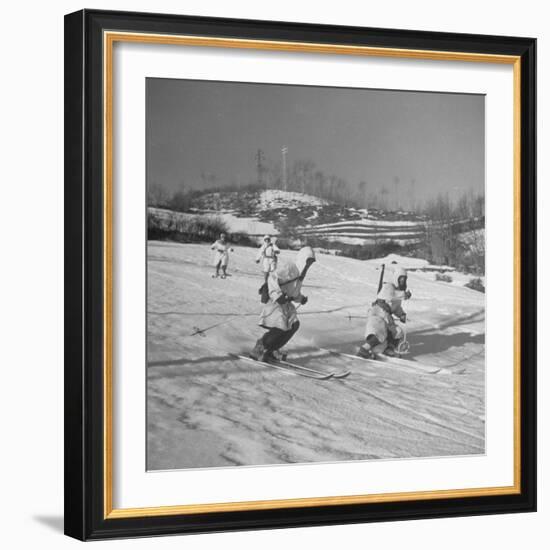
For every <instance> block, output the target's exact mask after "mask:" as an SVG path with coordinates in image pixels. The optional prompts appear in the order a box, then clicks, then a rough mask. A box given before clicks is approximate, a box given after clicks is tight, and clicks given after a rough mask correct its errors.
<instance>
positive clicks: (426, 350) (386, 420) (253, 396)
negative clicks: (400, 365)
mask: <svg viewBox="0 0 550 550" xmlns="http://www.w3.org/2000/svg"><path fill="white" fill-rule="evenodd" d="M294 254H295V253H294V252H287V251H283V253H282V259H283V260H286V259H289V258H291V257H293V256H294ZM148 255H149V263H148V285H149V286H148V332H149V334H148V366H147V380H148V396H147V399H148V453H149V454H148V468H149V469H170V468H191V467H199V466H200V467H208V466H235V465H243V464H248V465H250V464H281V463H296V462H317V461H342V460H365V459H373V460H374V459H397V458H410V457H426V456H450V455H468V454H480V453H483V452H484V450H485V398H484V395H485V383H484V380H485V366H484V351H485V303H484V298H485V296H484V295H483V294H481V293H478V292H475V291H473V290H470V289H467V288H461V287H457V286H453V285H449V284H446V283H440V282H435V281H433V280H431V279H429V278H427V277H426V274H417V273H411V274H410V277H409V287H410V289H411V291H412V293H413V297H412V299H411V300H410V301H409V302H407V303H406V305H405V308H406V309H407V311H408V314H409V322H408V323H407V328H408V338H409V341H410V343H411V346H412V350H411V355H410V356H409V358H411V359H413V360H417V361H422V362H424V363H429V364H434V365H440V366H442V367H444V368H443V371H442V372H441V373H440V374H436V375H425V374H416V373H412V372H406V371H404V370H402V369H399V370H397V369H394V368H391V367H388V366H383V365H380V366H376V365H370V364H367V363H364V362H361V361H358V360H355V359H347V358H342V357H335V356H333V355H328V354H326V353H324V352H321V351H319V347H320V346H322V347H325V348H330V349H334V350H340V351H344V352H351V353H353V352H354V350H355V347H356V346H357V344H358V343H360V342H361V341H362V338H363V327H364V316H365V312H366V309H367V307H368V304H369V303H370V302H371V301H372V299H373V297H374V295H375V292H376V286H377V283H378V276H379V271H378V264H377V263H376V262H361V261H357V260H353V259H349V258H342V257H334V256H328V255H319V256H318V261H317V262H316V263H315V264H314V266H313V267H312V268H311V270H310V273H309V274H308V278H307V279H306V284H305V287H304V293H305V294H306V295H308V296H309V302H308V304H307V305H305V306H303V307H301V308H300V310H299V315H300V321H301V329H300V331H299V332H298V334H297V335H296V337H295V338H294V339H293V340H292V341H291V343H290V344H289V346H288V347H289V351H290V352H291V354H292V355H293V358H294V359H295V360H296V361H300V362H301V363H302V364H303V365H309V366H310V367H316V368H327V369H328V368H349V369H351V370H352V374H351V375H350V376H349V377H348V378H346V379H345V380H342V381H338V380H328V381H316V380H309V379H305V378H300V377H297V376H293V375H291V374H286V373H284V372H280V371H277V370H271V369H266V368H264V367H262V366H259V365H258V366H256V365H251V364H248V363H245V362H242V361H238V360H235V359H232V358H231V357H229V356H228V353H229V352H233V353H235V352H237V353H238V352H245V351H247V350H249V349H250V348H251V347H252V346H253V345H254V342H255V341H256V339H257V338H258V337H259V336H260V335H261V334H262V333H263V331H262V329H260V328H259V327H258V326H257V319H258V312H259V310H260V303H259V298H258V293H257V289H258V287H259V286H260V283H261V274H260V273H259V272H258V266H257V265H256V264H255V263H254V257H255V250H254V249H252V248H244V247H243V248H239V247H237V248H235V252H234V253H233V254H232V256H231V260H230V264H229V272H230V273H231V275H232V276H231V277H229V278H228V279H226V280H221V279H212V278H211V277H210V274H211V272H212V270H213V268H212V265H211V263H212V262H211V256H210V251H209V247H208V246H206V245H201V244H184V245H182V244H176V243H168V242H149V243H148ZM136 368H140V366H139V365H138V366H137V367H136ZM461 372H462V374H459V373H461Z"/></svg>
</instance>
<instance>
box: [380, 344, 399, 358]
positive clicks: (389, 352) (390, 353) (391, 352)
mask: <svg viewBox="0 0 550 550" xmlns="http://www.w3.org/2000/svg"><path fill="white" fill-rule="evenodd" d="M384 355H387V356H388V357H399V354H398V353H397V352H396V351H395V349H394V348H393V346H388V347H387V348H386V349H385V350H384Z"/></svg>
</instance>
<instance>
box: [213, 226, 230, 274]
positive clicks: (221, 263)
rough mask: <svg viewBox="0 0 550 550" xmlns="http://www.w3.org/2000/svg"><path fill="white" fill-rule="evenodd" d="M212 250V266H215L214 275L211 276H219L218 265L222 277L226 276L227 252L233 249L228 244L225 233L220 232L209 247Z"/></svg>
mask: <svg viewBox="0 0 550 550" xmlns="http://www.w3.org/2000/svg"><path fill="white" fill-rule="evenodd" d="M210 249H211V250H214V266H215V268H216V273H215V275H212V277H219V276H220V267H221V269H222V276H221V278H222V279H225V278H226V277H227V264H228V263H229V252H233V249H232V248H231V247H230V246H229V243H228V242H227V238H226V235H225V233H221V234H220V238H219V239H218V240H217V241H216V242H215V243H214V244H213V245H212V246H211V247H210Z"/></svg>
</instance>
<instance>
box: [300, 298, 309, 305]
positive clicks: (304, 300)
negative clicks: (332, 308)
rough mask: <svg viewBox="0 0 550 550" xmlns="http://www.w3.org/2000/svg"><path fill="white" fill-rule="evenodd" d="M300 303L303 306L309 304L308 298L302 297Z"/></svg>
mask: <svg viewBox="0 0 550 550" xmlns="http://www.w3.org/2000/svg"><path fill="white" fill-rule="evenodd" d="M300 303H301V304H302V305H305V304H307V296H302V297H301V298H300Z"/></svg>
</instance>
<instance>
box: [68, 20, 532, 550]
mask: <svg viewBox="0 0 550 550" xmlns="http://www.w3.org/2000/svg"><path fill="white" fill-rule="evenodd" d="M105 30H110V31H124V32H140V33H155V34H173V35H198V36H207V37H224V38H246V39H253V40H273V41H287V42H296V43H301V42H308V43H316V44H339V45H349V46H371V47H379V48H400V49H405V50H424V51H439V52H457V51H459V52H467V53H475V54H490V55H493V54H498V55H511V56H517V57H518V58H520V59H519V62H520V66H521V73H520V74H521V82H520V89H521V107H520V113H521V128H520V140H521V149H520V151H521V157H520V178H521V186H520V214H521V232H520V235H521V237H520V239H521V240H520V260H521V261H520V266H519V269H520V280H521V287H520V293H521V297H520V304H521V308H520V311H519V322H520V328H521V346H520V350H521V353H520V364H521V369H520V384H519V386H520V388H519V392H520V425H521V441H520V457H521V475H520V477H521V479H520V481H521V484H520V485H521V490H520V491H519V492H518V493H517V494H509V495H494V496H492V495H487V496H474V497H460V498H441V499H435V500H434V499H425V500H422V499H420V500H412V501H410V500H404V501H399V502H379V503H368V504H338V505H323V506H311V507H300V508H282V509H281V508H279V509H267V510H246V511H233V512H229V511H226V512H210V513H197V514H185V515H165V516H164V515H163V516H153V517H143V516H142V517H135V518H132V517H122V518H108V517H107V518H106V517H105V488H104V487H105V486H104V443H105V441H104V431H103V427H104V424H103V422H104V399H105V394H104V379H103V376H104V371H103V361H104V357H103V349H104V319H105V317H104V291H105V288H104V277H103V274H104V271H103V269H104V237H105V235H104V221H105V220H104V209H103V201H104V194H103V184H102V182H103V161H104V154H103V147H104V126H103V104H102V102H103V82H104V81H103V78H104V75H103V70H104V64H103V47H104V43H103V32H104V31H105ZM535 115H536V40H535V39H533V38H517V37H503V36H482V35H470V34H450V33H436V32H425V31H410V30H406V31H405V30H395V29H377V28H358V27H341V26H328V25H312V24H303V23H280V22H272V21H247V20H238V19H217V18H207V17H195V16H192V17H190V16H180V15H163V14H152V13H133V12H112V11H97V10H83V11H79V12H76V13H72V14H69V15H67V16H66V17H65V533H66V534H67V535H69V536H71V537H75V538H77V539H80V540H96V539H108V538H120V537H144V536H153V535H167V534H176V533H204V532H214V531H234V530H243V529H266V528H285V527H297V526H315V525H334V524H344V523H360V522H374V521H390V520H404V519H420V518H440V517H452V516H468V515H481V514H497V513H512V512H532V511H535V510H536V405H537V402H536V328H537V321H536V310H537V301H536V233H535V231H536V207H535V199H536V195H535V193H536V123H535ZM518 261H519V260H518Z"/></svg>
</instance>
